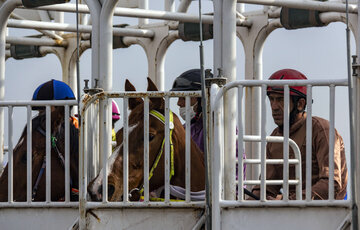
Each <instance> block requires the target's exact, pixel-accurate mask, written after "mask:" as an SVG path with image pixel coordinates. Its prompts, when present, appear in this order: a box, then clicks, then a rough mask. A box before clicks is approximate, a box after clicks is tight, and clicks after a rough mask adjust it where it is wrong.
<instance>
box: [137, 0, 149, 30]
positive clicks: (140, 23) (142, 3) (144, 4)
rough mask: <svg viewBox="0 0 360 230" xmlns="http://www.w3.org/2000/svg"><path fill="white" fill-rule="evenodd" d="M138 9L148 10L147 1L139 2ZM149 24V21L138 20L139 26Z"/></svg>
mask: <svg viewBox="0 0 360 230" xmlns="http://www.w3.org/2000/svg"><path fill="white" fill-rule="evenodd" d="M139 8H140V9H144V10H148V9H149V0H139ZM146 24H149V19H147V18H139V26H143V25H146Z"/></svg>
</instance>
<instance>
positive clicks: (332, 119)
mask: <svg viewBox="0 0 360 230" xmlns="http://www.w3.org/2000/svg"><path fill="white" fill-rule="evenodd" d="M329 112H330V127H329V200H330V201H333V200H334V142H335V86H334V85H330V111H329Z"/></svg>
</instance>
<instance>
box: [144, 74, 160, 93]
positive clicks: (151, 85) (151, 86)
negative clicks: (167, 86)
mask: <svg viewBox="0 0 360 230" xmlns="http://www.w3.org/2000/svg"><path fill="white" fill-rule="evenodd" d="M147 81H148V87H147V91H159V90H158V88H157V87H156V85H155V83H154V82H153V81H152V80H151V79H150V78H149V77H148V78H147Z"/></svg>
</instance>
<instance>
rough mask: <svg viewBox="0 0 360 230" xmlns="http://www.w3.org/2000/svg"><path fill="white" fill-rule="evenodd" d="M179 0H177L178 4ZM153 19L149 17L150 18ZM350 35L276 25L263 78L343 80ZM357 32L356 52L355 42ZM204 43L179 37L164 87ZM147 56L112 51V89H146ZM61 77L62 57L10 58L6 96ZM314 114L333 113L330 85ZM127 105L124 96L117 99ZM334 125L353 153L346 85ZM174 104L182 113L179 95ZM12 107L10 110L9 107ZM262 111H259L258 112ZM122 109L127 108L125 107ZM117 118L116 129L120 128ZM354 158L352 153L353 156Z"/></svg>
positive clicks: (23, 95) (209, 49) (159, 5)
mask: <svg viewBox="0 0 360 230" xmlns="http://www.w3.org/2000/svg"><path fill="white" fill-rule="evenodd" d="M72 2H74V1H72ZM163 4H164V3H163V2H162V1H161V2H160V1H155V0H152V1H150V3H149V5H150V9H156V10H162V9H163ZM178 4H179V1H176V7H177V6H178ZM202 4H203V12H204V13H206V12H212V11H213V9H212V8H213V6H212V4H213V3H212V2H210V1H203V2H202ZM261 8H262V7H260V6H249V5H246V9H247V10H248V9H261ZM189 12H192V13H194V14H197V13H198V2H197V1H194V2H193V3H192V4H191V6H190V9H189ZM65 18H66V22H74V20H75V14H68V13H66V14H65ZM151 21H152V20H150V22H151ZM114 23H129V24H136V23H137V19H128V18H123V17H116V18H115V20H114ZM25 34H26V35H27V34H37V32H36V31H34V30H24V29H9V35H10V36H19V35H25ZM345 36H346V34H345V24H343V23H332V24H330V25H329V26H327V27H322V28H311V29H299V30H292V31H288V30H285V29H277V30H275V31H274V32H272V33H271V34H270V36H269V37H268V39H267V40H266V42H265V45H264V50H263V78H264V79H267V78H268V77H269V76H270V75H271V74H272V73H273V72H275V71H277V70H279V69H282V68H293V69H297V70H299V71H301V72H303V73H304V74H305V75H306V76H307V77H308V78H309V79H344V78H347V72H346V71H347V68H346V37H345ZM353 40H354V39H353V36H352V43H351V45H352V48H351V50H352V54H355V45H354V42H353ZM198 47H199V43H198V42H183V41H181V40H178V41H176V42H174V43H173V44H172V45H171V46H170V47H169V49H168V51H167V54H166V61H165V89H166V90H168V89H170V88H171V85H172V82H173V80H174V79H175V78H176V77H177V76H178V75H180V74H181V73H182V72H184V71H186V70H188V69H191V68H199V66H200V65H199V63H200V62H199V48H198ZM236 49H237V76H236V78H237V79H239V80H242V79H244V51H243V47H242V44H241V42H240V40H239V39H238V40H237V48H236ZM204 53H205V68H213V41H212V40H209V41H205V42H204ZM80 76H81V87H80V88H81V89H82V88H83V79H90V78H91V49H89V50H87V51H86V52H84V54H83V55H82V56H81V59H80ZM146 77H147V60H146V55H145V53H144V51H143V50H142V48H141V47H140V46H138V45H133V46H131V47H129V48H127V49H117V50H114V52H113V90H114V91H123V90H124V82H125V79H126V78H128V79H129V80H130V81H131V82H132V83H133V84H134V85H135V87H136V88H137V89H138V90H141V91H144V90H146ZM52 78H53V79H57V80H61V66H60V62H59V60H58V58H57V57H56V56H55V55H53V54H50V55H47V56H46V57H43V58H34V59H27V60H21V61H18V60H14V59H12V58H9V59H8V60H7V61H6V79H5V87H6V92H5V98H6V100H30V99H31V97H32V94H33V91H34V90H35V88H36V87H37V86H38V85H40V84H41V83H43V82H45V81H48V80H50V79H52ZM313 98H314V103H313V115H317V116H321V117H324V118H326V119H328V118H329V100H328V98H329V90H328V89H327V88H324V89H314V92H313ZM118 102H119V104H120V109H121V110H122V106H121V101H120V100H118ZM267 105H268V112H267V130H268V132H267V133H268V134H270V132H271V130H272V129H273V128H274V127H275V125H274V124H273V120H272V118H271V113H270V107H269V104H267ZM335 106H336V107H335V110H336V114H335V119H336V123H335V126H336V128H337V129H338V131H339V132H340V134H341V135H342V136H343V138H344V141H345V145H346V148H347V150H348V151H347V154H349V144H350V143H349V124H348V123H349V122H348V121H349V119H348V97H347V89H346V88H337V89H336V105H335ZM171 108H172V109H173V110H174V112H176V113H178V109H177V107H176V100H175V99H173V100H172V103H171ZM5 112H7V110H6V111H5ZM259 112H260V111H259ZM121 113H123V111H121ZM13 118H14V136H13V141H14V145H15V143H17V141H18V138H19V135H20V134H21V131H22V129H23V127H24V126H25V124H26V110H25V109H23V108H15V109H14V116H13ZM5 119H6V120H5V124H6V125H5V126H6V127H5V128H6V130H5V141H6V142H5V145H7V139H8V136H7V115H6V117H5ZM120 126H121V122H118V123H117V126H116V129H118V128H120ZM348 159H349V157H348Z"/></svg>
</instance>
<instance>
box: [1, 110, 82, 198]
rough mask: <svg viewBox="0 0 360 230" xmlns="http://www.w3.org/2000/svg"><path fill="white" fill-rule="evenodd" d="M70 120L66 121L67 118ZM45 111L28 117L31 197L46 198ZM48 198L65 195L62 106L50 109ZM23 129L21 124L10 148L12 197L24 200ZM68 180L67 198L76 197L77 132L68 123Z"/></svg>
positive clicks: (5, 177) (4, 189)
mask: <svg viewBox="0 0 360 230" xmlns="http://www.w3.org/2000/svg"><path fill="white" fill-rule="evenodd" d="M68 122H70V121H68ZM45 130H46V114H45V113H39V115H37V116H36V117H34V118H33V119H32V134H31V135H32V159H30V160H32V200H33V201H45V198H46V186H45V185H46V176H45V175H46V170H47V169H46V167H45V164H44V163H45V158H46V157H45V156H46V131H45ZM51 136H52V147H51V201H61V200H63V199H64V197H65V166H64V165H65V164H64V159H65V122H64V107H55V109H54V110H53V111H52V112H51ZM27 138H28V137H27V128H26V126H25V128H24V130H23V132H22V134H21V136H20V138H19V141H18V143H17V144H16V146H15V148H14V150H13V181H14V183H13V186H14V187H13V198H14V201H17V202H21V201H26V199H27V196H26V188H27V181H26V178H27V160H29V159H27ZM69 155H70V181H71V190H72V191H73V194H72V195H71V201H76V200H78V197H77V195H75V194H74V191H76V190H77V188H78V184H79V183H78V181H79V180H78V178H79V176H78V165H79V131H78V129H77V128H75V126H74V125H73V123H72V122H70V154H69ZM7 185H8V165H6V167H5V169H4V171H3V173H2V175H1V177H0V202H5V201H8V186H7Z"/></svg>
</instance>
